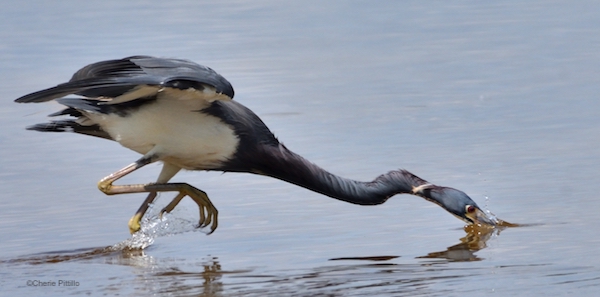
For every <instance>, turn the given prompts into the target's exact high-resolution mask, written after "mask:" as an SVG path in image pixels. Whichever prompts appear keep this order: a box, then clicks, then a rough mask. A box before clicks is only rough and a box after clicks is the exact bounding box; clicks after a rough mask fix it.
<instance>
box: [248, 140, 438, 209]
mask: <svg viewBox="0 0 600 297" xmlns="http://www.w3.org/2000/svg"><path fill="white" fill-rule="evenodd" d="M263 153H264V154H263V158H258V159H254V160H255V161H254V162H252V163H254V166H253V167H254V168H252V169H251V171H252V172H255V173H259V174H263V175H268V176H271V177H275V178H278V179H281V180H284V181H287V182H290V183H292V184H295V185H298V186H301V187H304V188H307V189H309V190H312V191H315V192H318V193H321V194H323V195H327V196H329V197H331V198H335V199H339V200H342V201H346V202H350V203H354V204H360V205H374V204H381V203H384V202H385V201H386V200H387V199H388V198H390V197H392V196H394V195H396V194H402V193H411V194H412V193H414V189H415V188H416V187H419V186H422V185H425V184H428V183H427V181H425V180H423V179H421V178H419V177H417V176H415V175H413V174H412V173H410V172H408V171H405V170H398V171H390V172H388V173H386V174H383V175H380V176H379V177H377V178H376V179H375V180H373V181H371V182H360V181H355V180H351V179H347V178H343V177H340V176H337V175H334V174H332V173H329V172H327V171H325V170H324V169H322V168H320V167H319V166H317V165H315V164H313V163H311V162H309V161H308V160H306V159H304V158H303V157H301V156H299V155H297V154H295V153H293V152H291V151H289V150H288V149H287V148H286V147H285V146H283V145H281V144H279V146H265V147H264V148H263Z"/></svg>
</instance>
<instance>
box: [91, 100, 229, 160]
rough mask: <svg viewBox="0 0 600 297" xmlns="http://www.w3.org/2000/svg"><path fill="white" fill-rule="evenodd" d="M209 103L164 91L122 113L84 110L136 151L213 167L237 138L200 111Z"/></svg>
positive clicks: (103, 127) (126, 145)
mask: <svg viewBox="0 0 600 297" xmlns="http://www.w3.org/2000/svg"><path fill="white" fill-rule="evenodd" d="M209 104H210V103H209V102H208V101H205V100H198V98H197V97H196V98H190V97H186V96H174V94H173V93H171V92H164V93H162V94H161V95H159V96H158V98H157V99H156V101H155V102H152V103H149V104H146V105H142V106H141V107H140V108H139V109H138V110H135V111H132V112H131V113H129V114H128V115H126V116H123V117H122V116H119V115H116V114H109V115H106V114H87V116H88V117H89V118H90V119H91V120H92V121H93V122H95V123H98V124H99V125H100V126H101V127H102V129H103V130H105V131H106V132H107V133H108V134H109V135H110V136H111V137H112V138H113V139H114V140H116V141H117V142H119V143H120V144H121V145H123V146H124V147H126V148H129V149H132V150H134V151H136V152H138V153H140V154H146V153H147V152H149V151H150V150H151V149H154V150H155V151H156V152H157V154H158V155H159V157H160V159H161V160H163V161H165V162H168V163H171V164H173V165H177V166H179V167H181V168H184V169H196V170H199V169H214V168H216V167H218V166H219V165H220V164H221V163H222V162H223V161H226V160H227V159H228V158H231V157H232V156H233V154H234V153H235V151H236V149H237V145H238V142H239V139H238V138H237V136H236V135H235V133H234V132H233V129H232V127H231V126H229V125H227V124H225V123H224V122H222V121H221V120H220V119H219V118H217V117H214V116H211V115H208V114H205V113H202V112H200V111H199V110H201V109H203V108H206V107H208V105H209Z"/></svg>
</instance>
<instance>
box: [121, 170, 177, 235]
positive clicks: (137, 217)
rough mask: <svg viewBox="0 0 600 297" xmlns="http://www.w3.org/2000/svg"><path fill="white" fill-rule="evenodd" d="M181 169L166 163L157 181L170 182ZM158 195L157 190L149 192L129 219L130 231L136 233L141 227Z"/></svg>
mask: <svg viewBox="0 0 600 297" xmlns="http://www.w3.org/2000/svg"><path fill="white" fill-rule="evenodd" d="M179 170H181V168H180V167H177V166H175V165H172V164H170V163H164V164H163V168H162V170H161V171H160V174H159V175H158V179H157V180H156V183H157V184H159V183H166V182H168V181H169V180H170V179H171V178H173V176H175V174H177V172H179ZM156 195H157V192H150V194H148V197H146V200H144V202H142V205H140V208H139V209H138V210H137V211H136V212H135V214H134V215H133V216H132V217H131V219H130V220H129V223H128V226H129V231H130V232H131V233H134V232H135V231H137V230H139V229H140V222H141V220H142V218H143V217H144V214H145V213H146V211H148V208H149V207H150V204H151V203H152V202H154V199H156ZM161 216H162V213H161Z"/></svg>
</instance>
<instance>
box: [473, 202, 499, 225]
mask: <svg viewBox="0 0 600 297" xmlns="http://www.w3.org/2000/svg"><path fill="white" fill-rule="evenodd" d="M465 216H466V219H467V220H468V221H470V223H472V224H479V225H486V226H490V227H495V226H496V225H497V223H496V222H495V221H494V220H493V219H491V218H490V217H488V215H487V214H486V213H485V212H483V211H482V210H481V209H480V208H479V207H475V211H473V212H467V213H465Z"/></svg>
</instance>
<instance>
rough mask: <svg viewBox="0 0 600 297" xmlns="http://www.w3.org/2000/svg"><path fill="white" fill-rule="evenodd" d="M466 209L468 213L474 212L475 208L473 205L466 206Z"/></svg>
mask: <svg viewBox="0 0 600 297" xmlns="http://www.w3.org/2000/svg"><path fill="white" fill-rule="evenodd" d="M466 209H467V212H468V213H472V212H475V206H473V205H467V207H466Z"/></svg>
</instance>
